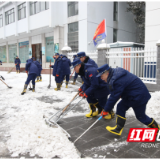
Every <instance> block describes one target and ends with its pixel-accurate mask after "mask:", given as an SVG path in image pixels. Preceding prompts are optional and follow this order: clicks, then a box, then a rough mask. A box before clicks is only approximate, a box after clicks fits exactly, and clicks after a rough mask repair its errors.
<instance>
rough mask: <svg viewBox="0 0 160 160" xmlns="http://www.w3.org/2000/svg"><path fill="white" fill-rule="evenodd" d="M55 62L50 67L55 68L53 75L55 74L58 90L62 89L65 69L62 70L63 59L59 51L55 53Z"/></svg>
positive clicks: (56, 89)
mask: <svg viewBox="0 0 160 160" xmlns="http://www.w3.org/2000/svg"><path fill="white" fill-rule="evenodd" d="M55 58H56V60H55V64H54V65H51V66H50V67H52V68H53V76H55V81H56V85H57V88H54V90H55V91H58V90H60V89H61V82H62V79H63V70H62V59H61V57H60V54H59V53H56V54H55Z"/></svg>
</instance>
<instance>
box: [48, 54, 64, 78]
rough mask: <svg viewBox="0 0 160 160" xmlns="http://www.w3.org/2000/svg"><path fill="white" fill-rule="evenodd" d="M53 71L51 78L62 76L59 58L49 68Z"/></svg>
mask: <svg viewBox="0 0 160 160" xmlns="http://www.w3.org/2000/svg"><path fill="white" fill-rule="evenodd" d="M51 67H52V68H54V69H53V76H56V74H58V75H63V70H62V59H61V57H60V56H59V57H58V58H57V59H56V60H55V63H54V65H52V66H51Z"/></svg>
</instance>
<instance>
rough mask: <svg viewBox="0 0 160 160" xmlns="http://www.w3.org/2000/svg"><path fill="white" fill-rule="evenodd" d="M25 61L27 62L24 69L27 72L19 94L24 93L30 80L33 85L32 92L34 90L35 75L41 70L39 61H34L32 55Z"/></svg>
mask: <svg viewBox="0 0 160 160" xmlns="http://www.w3.org/2000/svg"><path fill="white" fill-rule="evenodd" d="M26 62H27V63H26V67H25V70H26V73H27V74H28V77H27V80H26V82H25V85H24V89H23V92H22V93H21V95H23V94H24V93H26V90H27V86H28V84H29V82H30V81H31V80H32V85H33V88H32V92H35V79H36V77H37V75H39V72H40V71H41V66H40V63H39V62H38V61H35V58H34V57H33V58H31V59H28V60H27V61H26Z"/></svg>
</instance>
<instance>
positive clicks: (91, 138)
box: [58, 116, 160, 159]
mask: <svg viewBox="0 0 160 160" xmlns="http://www.w3.org/2000/svg"><path fill="white" fill-rule="evenodd" d="M97 118H98V117H94V118H86V117H85V116H78V117H77V116H76V117H69V118H64V119H62V120H61V121H59V122H58V123H59V125H60V126H61V127H63V128H64V129H65V130H66V131H67V132H68V133H69V134H70V135H71V141H72V142H73V141H74V140H76V138H77V137H79V136H80V135H81V134H82V133H83V132H84V131H85V130H86V129H87V128H89V127H90V126H91V124H93V123H94V122H95V121H96V119H97ZM115 122H116V117H115V118H113V119H112V120H105V119H101V120H100V121H98V122H97V123H96V124H95V125H94V126H93V127H92V128H91V129H90V130H89V131H88V132H87V133H86V134H84V135H83V136H82V137H81V138H80V139H79V140H78V141H77V142H76V143H75V146H76V148H77V149H78V150H79V152H80V153H81V154H82V158H83V157H91V158H98V159H99V158H160V142H157V141H156V142H153V143H151V142H150V143H147V144H149V145H147V146H148V147H149V146H150V145H151V144H152V145H153V144H154V147H149V148H148V147H147V146H145V147H144V145H143V144H144V143H143V144H142V143H140V142H127V141H126V140H127V137H128V133H129V129H130V128H146V126H145V125H143V124H142V123H141V122H139V121H138V120H137V119H136V118H135V117H129V118H127V120H126V124H125V127H124V130H123V132H122V135H121V136H118V135H115V134H112V133H110V132H108V131H107V130H106V126H108V125H109V126H112V127H113V126H115ZM142 146H143V147H142Z"/></svg>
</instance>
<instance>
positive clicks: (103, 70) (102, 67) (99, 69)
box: [96, 64, 110, 77]
mask: <svg viewBox="0 0 160 160" xmlns="http://www.w3.org/2000/svg"><path fill="white" fill-rule="evenodd" d="M109 69H110V67H109V66H108V64H104V65H103V66H101V67H99V68H98V69H97V71H98V72H99V73H98V75H97V76H96V77H100V76H101V75H102V74H103V73H104V72H106V71H108V70H109Z"/></svg>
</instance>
